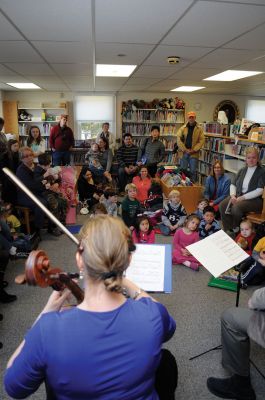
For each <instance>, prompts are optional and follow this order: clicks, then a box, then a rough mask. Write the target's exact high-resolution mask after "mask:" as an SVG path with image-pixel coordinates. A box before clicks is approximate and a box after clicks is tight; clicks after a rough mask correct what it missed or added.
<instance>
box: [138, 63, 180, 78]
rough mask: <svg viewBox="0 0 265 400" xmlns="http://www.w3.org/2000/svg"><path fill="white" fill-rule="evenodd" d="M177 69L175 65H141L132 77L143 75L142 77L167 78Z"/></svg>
mask: <svg viewBox="0 0 265 400" xmlns="http://www.w3.org/2000/svg"><path fill="white" fill-rule="evenodd" d="M175 71H176V67H175V66H174V65H171V66H168V67H152V66H151V65H144V66H143V67H140V68H139V69H138V70H137V71H136V72H135V73H134V74H133V75H132V77H133V78H135V77H142V78H161V79H162V78H167V77H168V76H170V75H172V73H174V72H175Z"/></svg>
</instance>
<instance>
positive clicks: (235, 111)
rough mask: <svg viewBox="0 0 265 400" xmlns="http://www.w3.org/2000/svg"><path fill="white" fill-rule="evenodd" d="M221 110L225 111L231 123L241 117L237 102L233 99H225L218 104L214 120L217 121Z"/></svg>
mask: <svg viewBox="0 0 265 400" xmlns="http://www.w3.org/2000/svg"><path fill="white" fill-rule="evenodd" d="M219 111H224V112H225V114H226V116H227V119H228V123H229V124H233V123H234V122H235V120H236V119H238V118H239V116H240V112H239V108H238V106H237V104H236V103H235V102H234V101H231V100H223V101H221V102H220V103H218V104H217V106H216V107H215V109H214V113H213V120H214V121H217V119H218V113H219Z"/></svg>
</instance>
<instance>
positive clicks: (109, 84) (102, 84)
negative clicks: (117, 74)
mask: <svg viewBox="0 0 265 400" xmlns="http://www.w3.org/2000/svg"><path fill="white" fill-rule="evenodd" d="M126 79H127V78H105V77H100V78H96V90H114V91H116V90H119V89H120V88H121V87H122V85H123V84H124V83H125V82H126Z"/></svg>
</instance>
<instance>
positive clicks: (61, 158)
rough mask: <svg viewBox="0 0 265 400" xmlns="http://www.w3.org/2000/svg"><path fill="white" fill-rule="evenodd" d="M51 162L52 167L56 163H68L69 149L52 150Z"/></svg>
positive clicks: (55, 165)
mask: <svg viewBox="0 0 265 400" xmlns="http://www.w3.org/2000/svg"><path fill="white" fill-rule="evenodd" d="M52 164H53V166H54V167H57V166H58V165H59V166H61V165H70V151H57V150H55V151H53V153H52Z"/></svg>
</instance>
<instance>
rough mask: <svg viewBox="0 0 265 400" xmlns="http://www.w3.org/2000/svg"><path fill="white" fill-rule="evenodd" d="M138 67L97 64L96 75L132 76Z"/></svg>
mask: <svg viewBox="0 0 265 400" xmlns="http://www.w3.org/2000/svg"><path fill="white" fill-rule="evenodd" d="M136 67H137V65H110V64H97V65H96V76H116V77H126V76H130V75H131V73H132V72H133V70H134V69H135V68H136Z"/></svg>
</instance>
